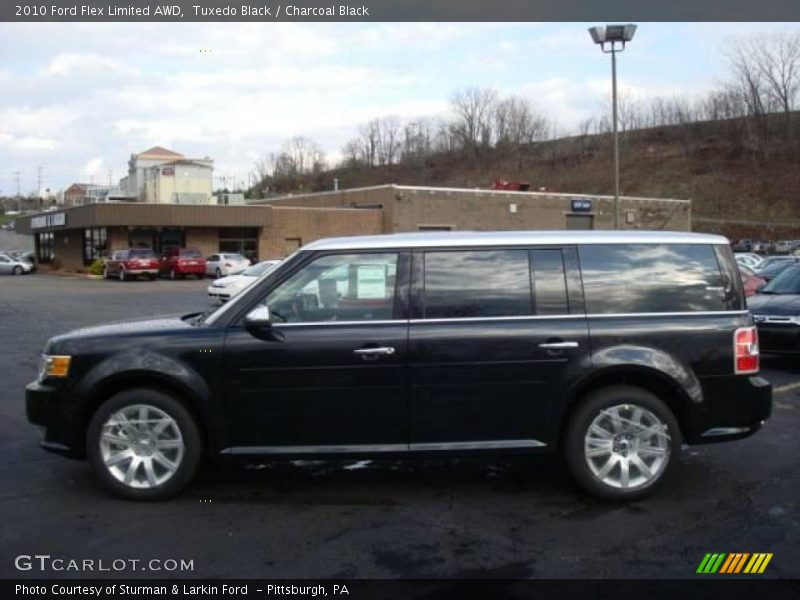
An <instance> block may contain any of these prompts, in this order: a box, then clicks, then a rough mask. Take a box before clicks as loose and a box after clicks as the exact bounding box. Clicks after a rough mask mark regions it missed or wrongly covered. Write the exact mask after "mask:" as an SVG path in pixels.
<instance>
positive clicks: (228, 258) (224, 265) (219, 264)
mask: <svg viewBox="0 0 800 600" xmlns="http://www.w3.org/2000/svg"><path fill="white" fill-rule="evenodd" d="M249 266H250V260H249V259H247V258H245V257H244V256H242V255H241V254H238V253H236V252H224V253H223V252H220V253H219V254H212V255H211V256H209V257H208V258H207V259H206V275H212V276H214V277H216V278H217V279H219V278H220V277H224V276H226V275H233V274H235V273H241V272H242V271H244V270H245V269H246V268H247V267H249Z"/></svg>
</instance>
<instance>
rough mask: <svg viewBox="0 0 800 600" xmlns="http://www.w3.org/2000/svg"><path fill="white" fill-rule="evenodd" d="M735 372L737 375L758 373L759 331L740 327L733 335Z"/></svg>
mask: <svg viewBox="0 0 800 600" xmlns="http://www.w3.org/2000/svg"><path fill="white" fill-rule="evenodd" d="M733 359H734V371H735V372H736V374H737V375H743V374H747V373H758V368H759V360H758V329H756V327H755V326H750V327H740V328H739V329H737V330H736V331H735V332H734V333H733Z"/></svg>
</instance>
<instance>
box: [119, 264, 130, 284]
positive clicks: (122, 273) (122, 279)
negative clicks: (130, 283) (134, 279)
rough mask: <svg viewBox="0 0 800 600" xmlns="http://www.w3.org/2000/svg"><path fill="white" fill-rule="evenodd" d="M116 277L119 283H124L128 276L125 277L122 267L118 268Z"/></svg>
mask: <svg viewBox="0 0 800 600" xmlns="http://www.w3.org/2000/svg"><path fill="white" fill-rule="evenodd" d="M118 277H119V280H120V281H125V280H126V279H127V278H128V276H127V275H125V269H123V268H122V267H120V269H119V274H118Z"/></svg>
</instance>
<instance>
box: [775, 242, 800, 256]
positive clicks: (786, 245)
mask: <svg viewBox="0 0 800 600" xmlns="http://www.w3.org/2000/svg"><path fill="white" fill-rule="evenodd" d="M796 248H797V243H796V242H795V241H794V240H780V241H777V242H775V254H791V253H792V252H793V251H794V250H795V249H796Z"/></svg>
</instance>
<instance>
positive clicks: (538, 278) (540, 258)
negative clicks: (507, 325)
mask: <svg viewBox="0 0 800 600" xmlns="http://www.w3.org/2000/svg"><path fill="white" fill-rule="evenodd" d="M531 263H532V265H533V289H534V293H533V296H534V298H535V302H536V314H537V315H566V314H569V312H570V311H569V303H568V301H567V280H566V276H565V272H564V256H563V254H562V252H561V250H559V249H553V250H551V249H543V250H531Z"/></svg>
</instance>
